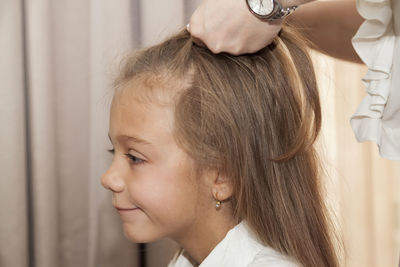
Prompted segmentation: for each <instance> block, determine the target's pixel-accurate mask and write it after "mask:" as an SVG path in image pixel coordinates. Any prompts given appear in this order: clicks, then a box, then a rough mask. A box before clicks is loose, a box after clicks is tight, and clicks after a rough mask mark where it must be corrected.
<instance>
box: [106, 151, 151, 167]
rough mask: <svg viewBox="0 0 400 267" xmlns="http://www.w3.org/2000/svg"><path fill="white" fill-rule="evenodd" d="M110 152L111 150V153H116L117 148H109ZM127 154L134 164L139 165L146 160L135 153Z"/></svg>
mask: <svg viewBox="0 0 400 267" xmlns="http://www.w3.org/2000/svg"><path fill="white" fill-rule="evenodd" d="M108 152H110V153H111V154H113V155H114V154H115V150H114V149H109V150H108ZM125 156H127V157H128V159H129V161H130V162H131V164H133V165H138V164H141V163H144V162H145V161H144V160H142V159H140V158H138V157H135V156H133V155H131V154H129V153H127V154H125Z"/></svg>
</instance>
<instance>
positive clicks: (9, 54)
mask: <svg viewBox="0 0 400 267" xmlns="http://www.w3.org/2000/svg"><path fill="white" fill-rule="evenodd" d="M21 11H22V4H21V2H20V1H14V0H8V1H0V81H1V83H0V148H1V149H0V173H1V178H0V266H27V264H28V255H29V251H28V219H27V194H26V191H27V183H26V175H27V161H26V140H25V139H26V118H25V84H24V67H23V64H24V53H23V49H24V48H23V28H22V12H21ZM15 233H17V234H15ZM10 255H13V257H10ZM15 255H18V257H15Z"/></svg>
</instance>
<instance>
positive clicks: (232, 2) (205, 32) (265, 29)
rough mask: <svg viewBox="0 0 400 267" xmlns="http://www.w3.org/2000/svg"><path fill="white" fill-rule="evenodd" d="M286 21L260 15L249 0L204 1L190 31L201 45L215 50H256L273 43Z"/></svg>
mask: <svg viewBox="0 0 400 267" xmlns="http://www.w3.org/2000/svg"><path fill="white" fill-rule="evenodd" d="M281 26H282V20H275V21H273V22H266V21H262V20H260V19H258V18H256V17H255V16H254V15H253V14H252V13H251V12H250V11H249V9H248V7H247V4H246V2H245V0H203V1H202V2H201V4H200V5H199V6H198V8H197V9H196V10H195V12H194V13H193V15H192V17H191V18H190V24H189V25H188V31H189V32H190V33H191V35H192V36H193V37H194V38H195V42H196V43H197V44H200V45H201V44H202V43H203V44H205V45H206V46H207V47H208V48H209V49H210V50H211V51H212V52H213V53H221V52H227V53H229V54H232V55H240V54H245V53H254V52H257V51H258V50H260V49H261V48H263V47H265V46H267V45H269V44H270V43H271V42H272V40H273V39H274V37H275V36H276V35H277V34H278V33H279V31H280V29H281Z"/></svg>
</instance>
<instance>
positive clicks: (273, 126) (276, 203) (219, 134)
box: [115, 28, 339, 267]
mask: <svg viewBox="0 0 400 267" xmlns="http://www.w3.org/2000/svg"><path fill="white" fill-rule="evenodd" d="M291 31H292V30H291V29H289V28H287V29H283V30H282V32H281V33H280V35H279V36H278V37H276V38H275V40H274V42H273V44H271V45H270V46H268V47H266V48H264V49H262V50H261V51H259V52H257V53H255V54H248V55H242V56H232V55H229V54H225V53H221V54H217V55H216V54H213V53H211V52H210V51H209V50H207V49H206V48H203V47H199V46H197V45H195V44H193V40H192V39H191V36H190V34H189V33H188V32H187V31H186V30H183V31H181V32H179V33H178V34H177V35H175V36H173V37H170V38H169V39H167V40H166V41H164V42H162V43H160V44H158V45H156V46H152V47H149V48H145V49H143V50H140V51H137V52H135V53H133V54H132V55H130V56H128V57H127V58H126V59H125V61H124V63H123V67H122V70H121V73H120V76H119V77H118V78H117V79H116V82H115V86H116V87H122V86H121V85H123V84H126V83H127V82H129V81H131V80H132V78H134V77H138V76H139V75H141V76H143V75H144V76H148V77H157V79H161V80H164V81H165V83H168V84H172V85H173V84H175V88H178V87H182V88H181V89H180V90H175V91H176V92H175V93H174V94H175V95H176V98H175V138H176V140H177V142H178V144H179V145H180V146H181V147H182V148H183V149H184V150H185V151H186V152H187V153H188V154H189V155H190V156H191V157H192V158H193V159H194V160H195V162H196V163H197V165H198V168H199V169H200V170H201V169H204V168H215V169H217V170H218V171H219V172H222V173H224V174H225V175H226V176H227V177H230V179H232V183H233V186H234V194H233V196H232V198H231V199H230V201H231V202H232V207H233V213H234V216H235V218H236V219H237V220H238V221H240V220H246V221H247V223H248V225H249V227H250V228H251V229H252V231H254V232H255V233H256V234H257V236H258V238H259V239H260V240H261V242H263V243H264V244H265V245H268V246H270V247H272V248H274V249H276V250H277V251H280V252H281V253H283V254H285V255H288V256H290V257H291V258H293V259H295V260H296V261H297V262H298V263H300V264H301V265H303V266H313V267H321V266H339V263H338V257H337V254H336V252H335V246H334V244H333V235H332V228H331V227H330V225H331V223H330V220H329V218H328V217H329V216H328V213H327V210H326V208H325V205H324V201H323V197H322V195H321V192H322V191H321V180H320V175H319V161H318V158H317V154H316V151H315V148H314V141H315V139H316V138H317V136H318V133H319V130H320V126H321V109H320V102H319V96H318V88H317V84H316V79H315V74H314V70H313V67H312V63H311V60H310V58H309V55H308V52H307V49H306V46H305V44H304V42H303V40H302V39H301V38H300V37H299V36H298V35H297V34H296V33H294V32H291ZM146 74H149V75H146ZM184 81H185V82H184ZM173 87H174V86H169V87H168V88H173ZM171 90H172V89H171Z"/></svg>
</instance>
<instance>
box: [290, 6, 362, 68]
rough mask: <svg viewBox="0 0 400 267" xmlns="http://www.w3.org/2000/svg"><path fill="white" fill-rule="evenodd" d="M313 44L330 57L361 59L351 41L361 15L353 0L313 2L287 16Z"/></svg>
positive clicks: (359, 23) (354, 60)
mask: <svg viewBox="0 0 400 267" xmlns="http://www.w3.org/2000/svg"><path fill="white" fill-rule="evenodd" d="M288 22H289V23H290V24H292V25H294V26H295V27H297V28H299V29H300V31H302V32H303V33H304V34H305V36H306V37H307V38H308V39H309V40H310V41H311V42H312V43H313V44H314V48H315V49H317V50H319V51H321V52H323V53H325V54H328V55H330V56H333V57H336V58H340V59H344V60H348V61H353V62H361V60H360V58H359V57H358V55H357V54H356V52H355V51H354V49H353V46H352V44H351V39H352V37H353V36H354V35H355V33H356V32H357V30H358V28H359V27H360V25H361V23H362V22H363V18H362V17H361V16H360V15H359V14H358V12H357V9H356V4H355V1H354V0H347V1H315V2H312V3H308V4H305V5H302V6H300V7H299V8H298V9H297V10H296V11H295V12H294V13H293V14H292V15H291V16H289V18H288Z"/></svg>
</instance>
